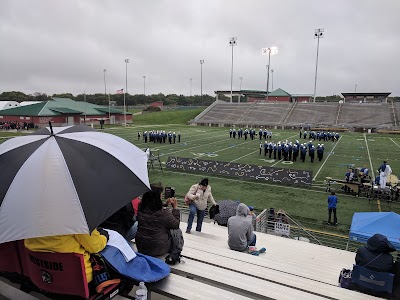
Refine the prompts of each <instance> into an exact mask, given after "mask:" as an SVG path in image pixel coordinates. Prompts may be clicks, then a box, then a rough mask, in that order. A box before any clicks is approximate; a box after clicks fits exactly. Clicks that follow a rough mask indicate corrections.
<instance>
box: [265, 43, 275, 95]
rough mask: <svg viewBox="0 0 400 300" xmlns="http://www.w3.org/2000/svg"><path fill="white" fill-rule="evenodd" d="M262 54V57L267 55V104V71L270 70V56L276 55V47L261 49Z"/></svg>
mask: <svg viewBox="0 0 400 300" xmlns="http://www.w3.org/2000/svg"><path fill="white" fill-rule="evenodd" d="M262 54H263V55H268V65H267V69H268V74H267V99H266V102H268V93H269V70H270V68H271V55H275V54H278V47H269V48H262Z"/></svg>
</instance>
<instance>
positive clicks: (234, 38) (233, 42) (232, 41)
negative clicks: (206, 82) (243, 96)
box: [229, 37, 237, 103]
mask: <svg viewBox="0 0 400 300" xmlns="http://www.w3.org/2000/svg"><path fill="white" fill-rule="evenodd" d="M229 45H230V46H231V47H232V67H231V103H232V85H233V46H236V45H237V37H231V38H230V39H229Z"/></svg>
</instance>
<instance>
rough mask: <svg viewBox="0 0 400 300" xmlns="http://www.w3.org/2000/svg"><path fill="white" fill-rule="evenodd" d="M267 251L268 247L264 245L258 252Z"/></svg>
mask: <svg viewBox="0 0 400 300" xmlns="http://www.w3.org/2000/svg"><path fill="white" fill-rule="evenodd" d="M265 251H267V249H265V248H264V247H262V248H261V249H260V250H258V252H260V253H264V252H265Z"/></svg>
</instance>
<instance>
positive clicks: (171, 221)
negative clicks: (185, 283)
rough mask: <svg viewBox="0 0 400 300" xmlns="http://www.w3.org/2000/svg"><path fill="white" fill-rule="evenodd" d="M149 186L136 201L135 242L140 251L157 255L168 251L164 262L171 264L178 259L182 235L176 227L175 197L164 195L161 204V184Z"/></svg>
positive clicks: (177, 225) (177, 219)
mask: <svg viewBox="0 0 400 300" xmlns="http://www.w3.org/2000/svg"><path fill="white" fill-rule="evenodd" d="M151 188H152V190H151V191H149V192H146V193H145V194H143V197H142V202H141V203H140V205H139V213H138V216H137V218H138V232H137V234H136V238H135V241H136V246H137V248H138V251H139V252H140V253H143V254H145V255H150V256H161V255H164V254H166V253H169V256H168V257H167V259H166V262H167V263H169V264H175V263H176V262H178V261H179V260H180V253H181V251H182V247H183V235H182V231H181V230H180V229H179V224H180V212H179V209H177V201H176V199H175V198H168V199H167V200H166V202H165V205H166V206H168V205H171V206H172V210H171V209H168V208H167V207H165V205H163V202H162V200H161V193H162V191H163V188H162V186H156V185H152V186H151Z"/></svg>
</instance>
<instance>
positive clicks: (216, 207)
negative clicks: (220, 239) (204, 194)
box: [208, 204, 219, 219]
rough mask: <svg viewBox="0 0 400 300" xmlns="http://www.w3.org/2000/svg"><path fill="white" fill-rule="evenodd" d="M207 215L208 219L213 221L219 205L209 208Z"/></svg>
mask: <svg viewBox="0 0 400 300" xmlns="http://www.w3.org/2000/svg"><path fill="white" fill-rule="evenodd" d="M208 213H209V214H210V219H214V217H215V215H216V214H219V205H218V204H217V205H213V206H211V207H210V209H209V212H208Z"/></svg>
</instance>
